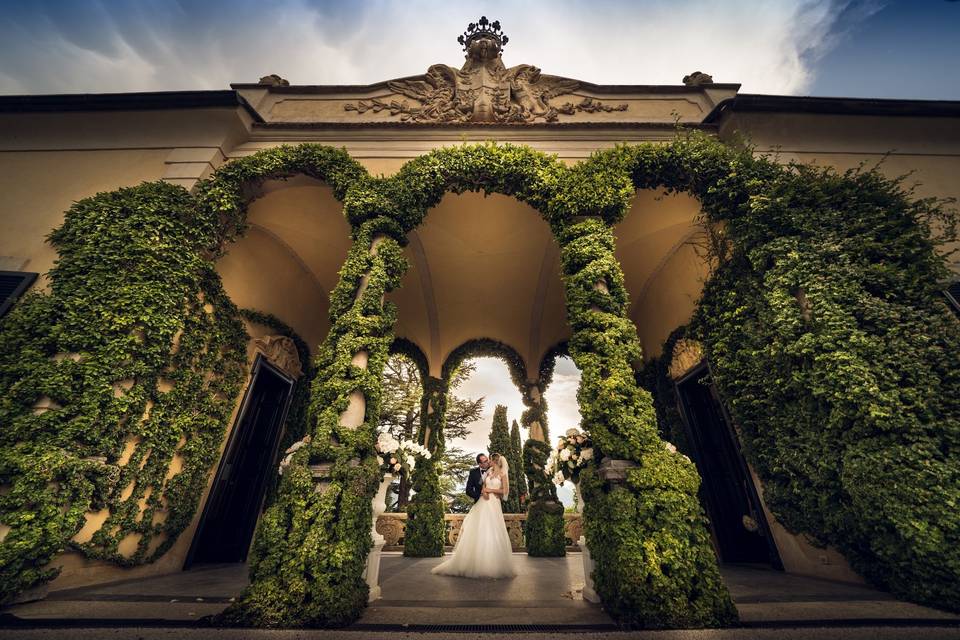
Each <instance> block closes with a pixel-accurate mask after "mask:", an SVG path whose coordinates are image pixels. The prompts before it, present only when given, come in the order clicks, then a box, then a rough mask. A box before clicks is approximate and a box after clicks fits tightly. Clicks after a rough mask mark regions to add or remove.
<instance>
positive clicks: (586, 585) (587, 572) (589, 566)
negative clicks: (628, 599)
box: [573, 482, 600, 602]
mask: <svg viewBox="0 0 960 640" xmlns="http://www.w3.org/2000/svg"><path fill="white" fill-rule="evenodd" d="M573 488H574V492H575V493H576V496H577V513H579V514H581V516H582V515H583V494H582V493H580V483H579V482H575V483H574V484H573ZM577 545H578V546H579V547H580V553H581V558H582V559H583V599H584V600H586V601H587V602H600V596H598V595H597V592H596V591H594V589H593V569H594V562H593V558H592V557H590V547H588V546H587V537H586V536H585V535H581V536H580V539H579V540H577Z"/></svg>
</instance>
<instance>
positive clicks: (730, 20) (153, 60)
mask: <svg viewBox="0 0 960 640" xmlns="http://www.w3.org/2000/svg"><path fill="white" fill-rule="evenodd" d="M481 13H482V14H486V15H487V16H488V17H490V18H491V19H499V20H500V21H501V22H502V24H503V26H504V30H505V31H506V32H507V33H508V35H509V36H510V43H509V44H508V46H507V47H506V50H505V52H504V59H505V62H506V63H507V64H519V63H521V62H527V63H531V64H536V65H538V66H540V67H542V68H543V69H544V71H545V72H547V73H553V74H557V75H565V76H569V77H573V78H577V79H581V80H586V81H590V82H596V83H624V84H679V83H680V79H681V78H682V77H683V76H684V75H686V74H688V73H690V72H692V71H694V70H701V71H705V72H707V73H710V74H712V75H713V77H714V79H715V80H716V81H718V82H739V83H742V84H743V88H742V89H741V91H743V92H750V93H770V94H797V95H843V96H859V97H902V98H911V97H912V98H929V99H960V80H958V79H957V78H956V69H957V67H958V66H960V2H957V1H950V0H914V1H909V0H765V1H761V0H635V1H627V0H591V1H589V2H584V1H571V0H551V1H549V2H547V1H545V0H527V1H525V2H517V1H514V2H506V1H504V0H498V1H489V0H488V1H484V0H473V1H469V2H468V1H465V0H448V1H446V2H442V3H441V2H427V1H425V0H405V1H402V2H401V1H388V0H362V1H360V0H358V1H355V2H331V1H321V0H274V1H272V2H264V1H263V0H240V1H227V0H203V1H201V0H178V1H174V0H126V1H119V0H99V1H91V0H69V1H66V0H32V1H30V2H26V1H23V0H18V1H13V0H0V93H4V94H18V93H74V92H113V91H153V90H178V89H222V88H226V87H227V86H228V85H229V84H230V83H231V82H250V81H256V80H257V79H258V78H259V77H260V76H262V75H266V74H269V73H278V74H280V75H282V76H284V77H285V78H287V79H288V80H290V81H291V82H292V83H294V84H328V83H330V84H355V83H359V84H365V83H371V82H376V81H379V80H384V79H389V78H394V77H402V76H407V75H415V74H419V73H423V71H425V69H426V67H427V66H428V65H430V64H433V63H435V62H446V63H448V64H456V65H458V64H459V63H460V62H461V60H462V53H461V51H460V47H459V45H458V44H457V43H456V37H457V35H459V34H460V33H461V32H462V30H463V29H464V27H465V26H466V24H467V23H468V22H470V21H473V20H476V18H477V17H478V16H479V15H480V14H481Z"/></svg>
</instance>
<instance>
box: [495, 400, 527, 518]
mask: <svg viewBox="0 0 960 640" xmlns="http://www.w3.org/2000/svg"><path fill="white" fill-rule="evenodd" d="M487 451H488V453H490V455H493V454H495V453H499V454H500V455H501V456H503V457H504V458H505V459H506V461H507V466H508V467H509V468H510V470H509V476H508V478H509V493H508V494H507V497H506V498H505V499H504V500H503V512H504V513H519V512H520V498H519V497H518V495H517V484H516V480H515V478H516V476H518V475H521V474H522V469H520V468H519V467H516V468H515V467H510V463H511V462H512V459H511V458H512V457H513V453H512V452H513V444H512V440H511V439H510V427H509V426H507V408H506V407H505V406H504V405H502V404H498V405H497V406H496V408H495V409H494V410H493V424H492V425H491V426H490V444H489V446H488V447H487Z"/></svg>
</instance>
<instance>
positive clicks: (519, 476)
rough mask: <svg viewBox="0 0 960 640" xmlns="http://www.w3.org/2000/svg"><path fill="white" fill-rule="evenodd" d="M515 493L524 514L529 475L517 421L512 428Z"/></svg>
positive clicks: (511, 477) (511, 447)
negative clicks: (524, 463)
mask: <svg viewBox="0 0 960 640" xmlns="http://www.w3.org/2000/svg"><path fill="white" fill-rule="evenodd" d="M514 469H516V471H514ZM514 483H516V484H514ZM514 491H516V493H517V504H518V506H519V508H518V509H517V511H518V513H523V512H524V511H526V510H527V498H528V496H527V475H526V474H525V473H524V472H523V444H522V443H521V441H520V425H519V424H517V421H516V420H514V421H513V425H512V426H511V427H510V493H513V492H514Z"/></svg>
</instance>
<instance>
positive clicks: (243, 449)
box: [188, 361, 291, 566]
mask: <svg viewBox="0 0 960 640" xmlns="http://www.w3.org/2000/svg"><path fill="white" fill-rule="evenodd" d="M258 364H259V366H258V367H257V372H256V374H255V376H254V379H253V382H252V384H251V386H250V389H249V391H248V394H247V398H246V400H245V403H244V408H243V412H242V414H241V416H240V419H239V422H238V424H237V425H236V427H235V428H234V430H233V433H232V435H231V438H230V442H229V443H228V445H227V448H226V452H225V453H224V456H223V459H222V461H221V463H220V468H219V469H218V471H217V476H216V479H215V480H214V485H213V487H212V489H211V492H210V498H209V500H208V501H207V507H206V509H205V511H204V515H203V517H202V519H201V523H200V527H199V528H198V531H197V536H196V538H195V539H194V543H193V549H192V551H191V553H190V557H189V559H188V566H189V565H192V564H199V563H210V562H218V563H224V562H243V561H244V560H246V557H247V549H248V548H249V546H250V541H251V538H252V536H253V531H254V528H255V527H256V524H257V518H258V517H259V515H260V508H261V504H262V502H263V496H264V492H265V491H266V487H267V480H268V479H269V474H271V473H277V468H276V458H277V445H278V443H279V439H280V431H281V428H282V424H283V419H284V417H285V413H286V408H287V403H288V400H289V396H290V390H291V382H290V381H289V380H288V379H286V378H284V377H282V376H280V375H278V374H277V373H276V372H275V371H274V370H273V369H272V368H270V367H268V366H266V365H264V364H263V363H262V361H258Z"/></svg>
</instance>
